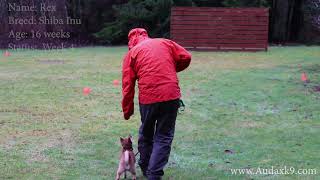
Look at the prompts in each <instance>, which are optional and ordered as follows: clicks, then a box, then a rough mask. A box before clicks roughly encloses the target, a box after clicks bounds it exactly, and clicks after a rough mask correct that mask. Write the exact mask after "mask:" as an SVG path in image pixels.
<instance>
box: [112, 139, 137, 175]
mask: <svg viewBox="0 0 320 180" xmlns="http://www.w3.org/2000/svg"><path fill="white" fill-rule="evenodd" d="M120 142H121V146H122V150H121V154H120V162H119V167H118V171H117V176H116V180H119V179H120V176H121V175H122V174H123V173H124V176H125V179H126V178H127V177H126V172H127V171H129V172H130V173H131V174H132V179H133V180H136V167H135V163H136V157H135V156H134V153H133V148H132V137H131V135H129V136H128V138H122V137H120Z"/></svg>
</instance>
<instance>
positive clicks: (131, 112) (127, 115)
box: [123, 110, 133, 120]
mask: <svg viewBox="0 0 320 180" xmlns="http://www.w3.org/2000/svg"><path fill="white" fill-rule="evenodd" d="M132 114H133V110H131V111H130V112H127V113H125V112H124V113H123V117H124V119H125V120H129V119H130V116H131V115H132Z"/></svg>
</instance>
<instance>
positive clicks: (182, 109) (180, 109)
mask: <svg viewBox="0 0 320 180" xmlns="http://www.w3.org/2000/svg"><path fill="white" fill-rule="evenodd" d="M185 108H186V105H184V102H183V101H182V100H181V99H179V114H181V113H182V112H183V111H184V110H185Z"/></svg>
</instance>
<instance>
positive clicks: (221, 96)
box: [0, 46, 320, 180]
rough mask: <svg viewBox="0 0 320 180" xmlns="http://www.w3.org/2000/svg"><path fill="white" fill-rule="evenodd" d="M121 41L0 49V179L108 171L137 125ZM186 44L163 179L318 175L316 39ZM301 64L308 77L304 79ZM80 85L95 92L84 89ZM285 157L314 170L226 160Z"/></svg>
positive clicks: (91, 175)
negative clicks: (253, 46) (187, 59)
mask: <svg viewBox="0 0 320 180" xmlns="http://www.w3.org/2000/svg"><path fill="white" fill-rule="evenodd" d="M126 50H127V48H126V47H113V48H104V47H94V48H79V49H69V50H61V51H38V50H35V51H31V50H25V51H22V50H21V51H15V52H12V56H10V57H3V56H1V57H0V179H19V180H22V179H23V180H25V179H84V180H87V179H90V180H91V179H92V180H95V179H107V180H109V179H114V177H115V171H116V169H117V166H118V157H119V151H120V143H119V136H127V135H128V134H132V135H133V136H134V140H135V144H134V145H135V150H136V145H137V143H136V141H137V131H138V127H139V125H140V119H139V118H140V115H139V113H138V112H139V109H138V104H137V99H135V100H136V105H135V115H134V116H133V117H132V118H131V119H130V120H129V121H124V120H123V118H122V112H121V106H120V101H121V97H122V95H121V86H114V85H113V80H115V79H118V80H120V79H121V61H122V57H123V55H124V53H125V52H126ZM192 54H193V60H192V64H191V66H190V68H189V69H188V70H186V71H184V72H182V73H180V74H179V78H180V85H181V89H182V94H183V100H184V102H185V104H186V110H185V111H184V112H183V113H182V114H179V116H178V119H177V125H176V134H175V140H174V143H173V147H172V153H171V157H170V161H169V163H168V165H167V168H166V171H165V177H164V179H165V180H166V179H170V180H178V179H183V180H188V179H190V180H193V179H288V180H291V179H319V176H320V155H319V154H320V92H317V91H316V88H315V87H316V86H320V74H319V73H320V47H319V46H315V47H305V46H301V47H272V48H270V49H269V51H268V52H257V53H244V52H228V53H226V52H192ZM299 64H301V66H299ZM303 71H305V72H307V74H308V77H309V79H310V80H311V82H310V83H309V84H307V85H306V86H304V84H303V83H302V82H301V80H300V75H301V72H303ZM83 87H91V88H92V93H91V95H89V96H83V95H82V88H83ZM319 89H320V88H319ZM136 95H137V94H136ZM136 97H137V96H136ZM285 166H286V167H287V168H290V167H291V168H294V170H295V172H297V171H298V169H316V170H317V175H280V174H278V175H277V174H273V175H272V174H271V175H263V174H259V175H248V174H246V175H233V174H232V172H231V170H230V169H236V168H241V169H243V168H245V169H252V170H258V169H259V168H260V169H262V168H265V169H271V168H272V167H273V168H274V169H280V168H284V167H285ZM138 177H140V179H141V172H140V170H139V171H138Z"/></svg>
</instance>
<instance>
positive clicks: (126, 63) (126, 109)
mask: <svg viewBox="0 0 320 180" xmlns="http://www.w3.org/2000/svg"><path fill="white" fill-rule="evenodd" d="M131 64H132V57H131V53H130V51H129V52H128V53H127V55H126V56H125V58H124V60H123V64H122V110H123V116H124V119H126V120H128V119H129V118H130V116H131V115H132V114H133V112H134V103H133V99H134V91H135V89H134V88H135V82H136V74H135V72H134V70H133V69H132V66H131Z"/></svg>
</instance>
